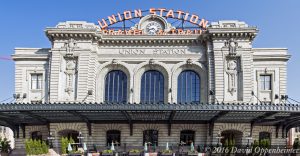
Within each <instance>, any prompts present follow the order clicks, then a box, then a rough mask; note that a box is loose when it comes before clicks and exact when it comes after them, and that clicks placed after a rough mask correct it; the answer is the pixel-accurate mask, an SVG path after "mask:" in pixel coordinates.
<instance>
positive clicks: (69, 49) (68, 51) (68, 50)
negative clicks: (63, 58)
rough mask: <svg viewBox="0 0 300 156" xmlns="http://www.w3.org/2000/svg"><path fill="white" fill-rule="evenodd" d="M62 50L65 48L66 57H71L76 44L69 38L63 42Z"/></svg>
mask: <svg viewBox="0 0 300 156" xmlns="http://www.w3.org/2000/svg"><path fill="white" fill-rule="evenodd" d="M64 48H66V55H73V53H74V49H75V48H77V42H76V41H75V40H74V39H73V38H71V39H69V40H68V41H67V42H65V44H64Z"/></svg>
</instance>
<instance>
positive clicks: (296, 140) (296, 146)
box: [293, 138, 300, 149]
mask: <svg viewBox="0 0 300 156" xmlns="http://www.w3.org/2000/svg"><path fill="white" fill-rule="evenodd" d="M299 146H300V142H299V138H295V140H294V144H293V149H298V148H299Z"/></svg>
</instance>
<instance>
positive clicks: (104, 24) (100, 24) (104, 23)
mask: <svg viewBox="0 0 300 156" xmlns="http://www.w3.org/2000/svg"><path fill="white" fill-rule="evenodd" d="M102 22H103V24H102V23H101V21H100V20H98V24H99V26H100V28H101V29H105V28H106V27H107V23H106V21H105V20H104V19H102Z"/></svg>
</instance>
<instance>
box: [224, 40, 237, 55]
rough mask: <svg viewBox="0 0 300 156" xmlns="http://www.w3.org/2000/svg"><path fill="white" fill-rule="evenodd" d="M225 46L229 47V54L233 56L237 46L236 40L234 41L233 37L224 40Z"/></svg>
mask: <svg viewBox="0 0 300 156" xmlns="http://www.w3.org/2000/svg"><path fill="white" fill-rule="evenodd" d="M225 47H228V48H229V55H230V56H235V55H236V49H237V48H238V47H239V46H238V42H236V41H235V40H234V39H233V38H231V39H229V40H228V41H226V42H225Z"/></svg>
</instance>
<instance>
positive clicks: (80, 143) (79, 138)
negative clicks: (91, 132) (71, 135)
mask: <svg viewBox="0 0 300 156" xmlns="http://www.w3.org/2000/svg"><path fill="white" fill-rule="evenodd" d="M83 138H84V137H83V136H82V134H81V132H79V134H78V137H77V139H78V140H79V147H82V140H83Z"/></svg>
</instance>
